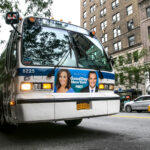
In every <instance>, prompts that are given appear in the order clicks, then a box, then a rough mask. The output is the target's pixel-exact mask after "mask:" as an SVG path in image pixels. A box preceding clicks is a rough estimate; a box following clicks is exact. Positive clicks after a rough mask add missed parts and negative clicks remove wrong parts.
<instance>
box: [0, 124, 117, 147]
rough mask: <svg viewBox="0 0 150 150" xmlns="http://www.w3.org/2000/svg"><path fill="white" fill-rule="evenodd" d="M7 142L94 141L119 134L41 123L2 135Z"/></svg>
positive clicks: (23, 126)
mask: <svg viewBox="0 0 150 150" xmlns="http://www.w3.org/2000/svg"><path fill="white" fill-rule="evenodd" d="M0 134H3V136H4V137H5V140H6V139H7V140H9V141H11V143H15V142H17V143H28V144H30V143H33V142H41V140H42V141H45V142H47V141H50V142H52V143H53V142H54V143H55V142H58V141H59V142H61V141H62V142H68V141H70V142H71V141H76V140H77V141H80V140H81V141H82V140H83V139H86V140H94V139H109V138H112V136H118V134H117V133H112V132H108V131H102V130H98V129H97V130H96V129H92V128H88V127H84V126H82V124H81V125H80V126H77V127H74V128H70V127H68V126H66V125H65V124H63V123H40V124H22V125H20V126H19V127H18V128H17V129H16V130H14V131H13V132H10V133H2V132H0Z"/></svg>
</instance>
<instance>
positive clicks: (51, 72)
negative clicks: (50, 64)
mask: <svg viewBox="0 0 150 150" xmlns="http://www.w3.org/2000/svg"><path fill="white" fill-rule="evenodd" d="M69 54H70V57H72V51H71V46H70V45H69V51H66V53H65V54H64V56H63V57H62V58H61V59H60V61H59V62H58V63H57V65H55V66H54V68H53V69H52V70H51V71H50V73H49V74H48V75H47V77H51V76H53V75H54V74H55V70H56V69H57V68H58V67H60V66H61V65H62V64H63V63H64V62H65V61H66V59H67V57H68V55H69ZM64 57H65V58H64ZM63 59H64V60H63ZM62 60H63V61H62ZM61 61H62V63H61Z"/></svg>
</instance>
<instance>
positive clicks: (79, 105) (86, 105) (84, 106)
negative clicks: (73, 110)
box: [77, 102, 90, 110]
mask: <svg viewBox="0 0 150 150" xmlns="http://www.w3.org/2000/svg"><path fill="white" fill-rule="evenodd" d="M81 109H90V103H89V102H83V103H77V110H81Z"/></svg>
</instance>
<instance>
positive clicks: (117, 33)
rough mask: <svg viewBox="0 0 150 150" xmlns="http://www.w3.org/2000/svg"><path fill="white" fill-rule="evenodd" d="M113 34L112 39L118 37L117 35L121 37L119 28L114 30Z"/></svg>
mask: <svg viewBox="0 0 150 150" xmlns="http://www.w3.org/2000/svg"><path fill="white" fill-rule="evenodd" d="M113 32H114V38H115V37H117V36H119V35H121V30H120V27H118V28H115V29H114V30H113Z"/></svg>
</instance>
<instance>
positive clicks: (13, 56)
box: [10, 40, 17, 69]
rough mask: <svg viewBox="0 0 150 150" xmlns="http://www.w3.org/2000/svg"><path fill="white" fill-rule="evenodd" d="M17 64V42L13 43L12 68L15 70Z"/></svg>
mask: <svg viewBox="0 0 150 150" xmlns="http://www.w3.org/2000/svg"><path fill="white" fill-rule="evenodd" d="M16 63H17V43H16V40H14V41H13V43H12V48H11V54H10V68H11V69H13V68H14V67H15V66H16Z"/></svg>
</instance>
